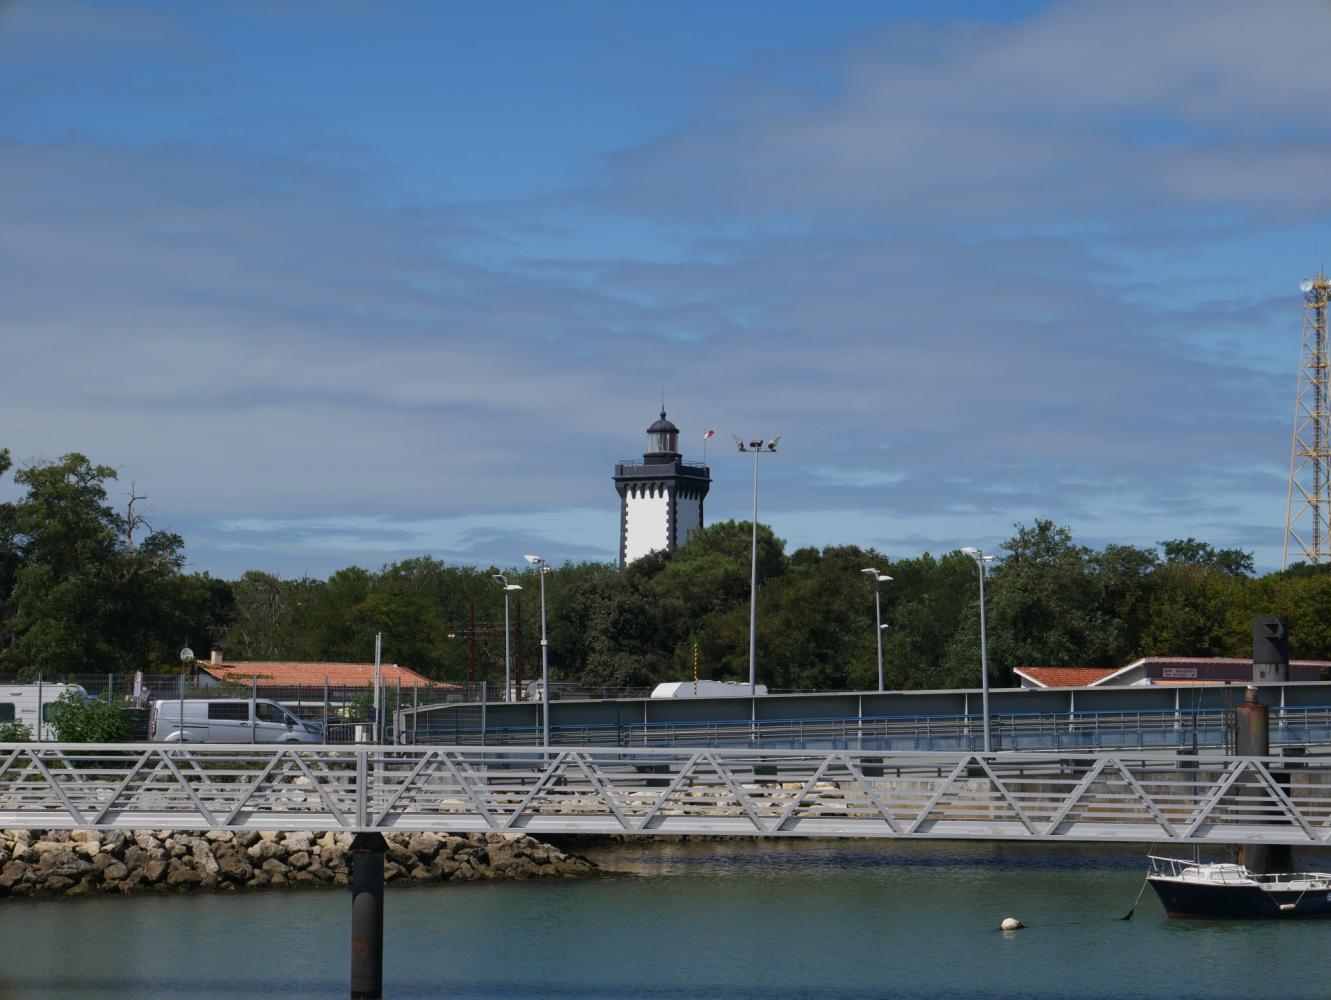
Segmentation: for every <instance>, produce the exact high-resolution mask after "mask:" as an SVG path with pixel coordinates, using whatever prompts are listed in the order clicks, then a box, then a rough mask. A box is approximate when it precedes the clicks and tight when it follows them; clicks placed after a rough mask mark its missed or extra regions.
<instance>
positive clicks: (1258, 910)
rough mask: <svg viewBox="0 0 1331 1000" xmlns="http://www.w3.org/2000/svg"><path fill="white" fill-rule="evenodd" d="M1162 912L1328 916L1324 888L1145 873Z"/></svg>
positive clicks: (1330, 907)
mask: <svg viewBox="0 0 1331 1000" xmlns="http://www.w3.org/2000/svg"><path fill="white" fill-rule="evenodd" d="M1147 881H1148V882H1150V883H1151V888H1153V889H1154V890H1155V893H1156V895H1157V896H1159V897H1160V902H1161V903H1162V904H1163V905H1164V907H1165V913H1167V914H1168V915H1169V916H1171V917H1207V918H1217V919H1232V920H1267V919H1269V920H1286V919H1298V918H1305V917H1331V891H1328V890H1327V889H1309V890H1307V891H1304V890H1299V889H1291V890H1286V889H1264V888H1262V887H1261V886H1257V885H1206V884H1204V883H1199V882H1187V881H1182V880H1178V879H1170V878H1158V877H1149V878H1147Z"/></svg>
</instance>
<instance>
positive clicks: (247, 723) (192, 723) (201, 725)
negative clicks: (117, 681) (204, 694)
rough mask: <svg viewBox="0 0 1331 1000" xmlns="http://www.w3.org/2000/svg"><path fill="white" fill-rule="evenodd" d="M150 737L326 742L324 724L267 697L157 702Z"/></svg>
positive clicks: (161, 739)
mask: <svg viewBox="0 0 1331 1000" xmlns="http://www.w3.org/2000/svg"><path fill="white" fill-rule="evenodd" d="M182 709H183V714H184V725H183V727H182V725H181V714H182ZM148 739H150V740H152V741H153V742H155V743H322V742H324V727H323V726H321V725H319V723H317V722H303V721H301V720H300V719H298V718H296V716H295V715H294V714H293V713H292V712H291V711H289V710H288V709H286V708H283V707H282V706H281V705H279V704H278V703H277V702H275V701H269V700H268V699H266V698H255V699H249V698H185V699H183V700H182V699H179V698H163V699H161V700H160V701H155V702H153V706H152V721H151V722H150V723H149V724H148Z"/></svg>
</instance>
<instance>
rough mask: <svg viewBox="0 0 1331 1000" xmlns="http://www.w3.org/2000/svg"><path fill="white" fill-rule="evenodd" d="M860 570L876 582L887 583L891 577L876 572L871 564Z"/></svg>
mask: <svg viewBox="0 0 1331 1000" xmlns="http://www.w3.org/2000/svg"><path fill="white" fill-rule="evenodd" d="M860 572H861V573H863V574H864V575H865V576H867V577H869V578H870V579H872V580H874V581H876V582H878V583H887V582H888V581H889V580H891V579H892V578H891V577H890V576H888V575H887V574H886V573H880V572H878V570H876V569H874V568H873V567H872V566H869V567H867V568H866V569H862V570H860Z"/></svg>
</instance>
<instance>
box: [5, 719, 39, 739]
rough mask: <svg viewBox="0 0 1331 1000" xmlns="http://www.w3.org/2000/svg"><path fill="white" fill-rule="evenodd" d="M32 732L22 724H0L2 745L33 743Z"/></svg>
mask: <svg viewBox="0 0 1331 1000" xmlns="http://www.w3.org/2000/svg"><path fill="white" fill-rule="evenodd" d="M31 742H32V730H31V729H29V728H28V726H27V725H26V724H24V723H22V722H5V723H0V743H31Z"/></svg>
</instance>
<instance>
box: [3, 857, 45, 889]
mask: <svg viewBox="0 0 1331 1000" xmlns="http://www.w3.org/2000/svg"><path fill="white" fill-rule="evenodd" d="M36 880H37V876H36V874H35V873H34V872H33V868H32V865H30V864H28V863H27V862H26V861H10V862H8V863H7V864H6V865H5V867H4V868H3V869H0V886H3V887H4V888H6V889H13V888H14V887H15V886H16V885H19V884H20V883H28V884H32V883H33V882H35V881H36Z"/></svg>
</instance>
